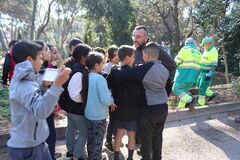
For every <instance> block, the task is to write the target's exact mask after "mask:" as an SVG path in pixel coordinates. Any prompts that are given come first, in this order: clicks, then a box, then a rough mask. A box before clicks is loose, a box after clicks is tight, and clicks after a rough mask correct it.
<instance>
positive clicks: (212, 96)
mask: <svg viewBox="0 0 240 160" xmlns="http://www.w3.org/2000/svg"><path fill="white" fill-rule="evenodd" d="M217 95H218V94H217V93H216V92H213V94H212V95H211V96H209V97H208V99H207V101H208V102H209V101H211V100H213V99H214V98H215V97H217Z"/></svg>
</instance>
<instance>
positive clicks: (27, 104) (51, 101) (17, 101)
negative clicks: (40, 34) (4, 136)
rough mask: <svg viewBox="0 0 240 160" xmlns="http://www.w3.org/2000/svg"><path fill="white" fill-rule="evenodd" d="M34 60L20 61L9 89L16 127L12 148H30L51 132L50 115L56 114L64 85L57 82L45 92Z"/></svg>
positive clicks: (12, 137)
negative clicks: (57, 84) (55, 110)
mask: <svg viewBox="0 0 240 160" xmlns="http://www.w3.org/2000/svg"><path fill="white" fill-rule="evenodd" d="M36 78H37V75H36V74H35V72H34V70H33V66H32V63H31V62H30V61H27V60H26V61H24V62H21V63H18V64H17V65H16V67H15V71H14V74H13V78H12V81H11V84H10V88H9V102H10V108H11V121H12V124H13V129H12V130H11V132H10V139H9V140H8V142H7V145H8V146H9V147H14V148H29V147H34V146H37V145H39V144H41V143H43V142H44V141H45V140H46V139H47V137H48V135H49V130H48V125H47V122H46V120H45V119H46V118H47V117H48V116H49V115H50V114H51V113H52V111H53V109H54V107H55V105H56V104H57V101H58V99H59V95H60V94H61V93H62V91H63V88H61V87H57V86H56V85H55V84H53V85H52V86H51V87H50V88H49V89H48V90H47V91H46V93H45V94H44V95H42V93H41V90H40V85H39V83H37V81H36Z"/></svg>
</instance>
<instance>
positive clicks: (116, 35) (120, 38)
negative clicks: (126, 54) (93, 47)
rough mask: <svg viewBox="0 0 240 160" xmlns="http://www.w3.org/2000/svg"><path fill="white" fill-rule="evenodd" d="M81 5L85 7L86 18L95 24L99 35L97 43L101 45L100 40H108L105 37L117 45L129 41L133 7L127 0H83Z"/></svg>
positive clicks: (133, 22) (132, 25)
mask: <svg viewBox="0 0 240 160" xmlns="http://www.w3.org/2000/svg"><path fill="white" fill-rule="evenodd" d="M83 5H84V7H85V8H86V9H87V15H88V18H89V19H90V20H91V21H94V22H95V23H96V24H97V25H96V26H95V30H96V32H97V36H98V37H99V45H103V44H101V42H102V41H105V42H108V40H107V39H111V40H112V43H114V44H117V45H120V44H129V43H131V31H132V29H133V27H134V26H135V21H134V19H135V17H134V12H133V11H134V8H133V6H132V3H131V2H130V1H129V0H115V1H109V0H97V1H95V0H83ZM123 11H124V12H123ZM102 35H106V36H109V37H106V36H102ZM104 39H105V40H104ZM104 45H105V46H106V45H107V44H104Z"/></svg>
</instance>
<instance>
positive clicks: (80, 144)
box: [66, 113, 88, 158]
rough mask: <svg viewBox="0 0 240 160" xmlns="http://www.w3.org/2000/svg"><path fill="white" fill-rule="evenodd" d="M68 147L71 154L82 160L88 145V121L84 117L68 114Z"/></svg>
mask: <svg viewBox="0 0 240 160" xmlns="http://www.w3.org/2000/svg"><path fill="white" fill-rule="evenodd" d="M67 119H68V124H67V130H66V146H67V150H68V152H69V153H72V154H73V155H74V156H75V157H77V158H80V157H81V156H82V155H84V154H86V153H85V145H86V143H87V136H88V132H87V120H86V118H85V117H84V116H83V115H76V114H72V113H67Z"/></svg>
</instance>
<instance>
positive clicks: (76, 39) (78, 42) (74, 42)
mask: <svg viewBox="0 0 240 160" xmlns="http://www.w3.org/2000/svg"><path fill="white" fill-rule="evenodd" d="M80 43H83V42H82V41H81V40H80V39H79V38H73V39H71V41H70V42H69V48H70V50H71V47H72V46H76V45H77V44H80Z"/></svg>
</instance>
